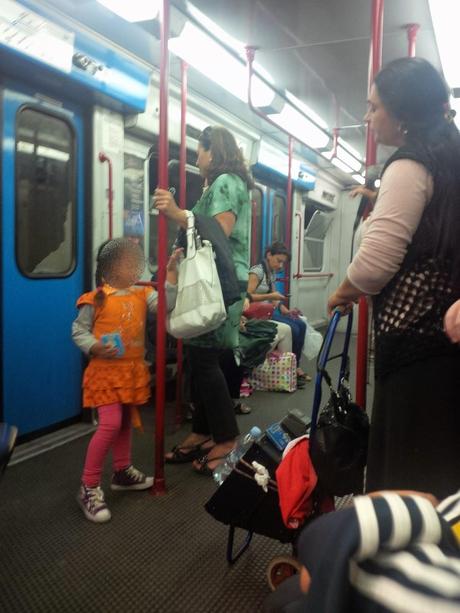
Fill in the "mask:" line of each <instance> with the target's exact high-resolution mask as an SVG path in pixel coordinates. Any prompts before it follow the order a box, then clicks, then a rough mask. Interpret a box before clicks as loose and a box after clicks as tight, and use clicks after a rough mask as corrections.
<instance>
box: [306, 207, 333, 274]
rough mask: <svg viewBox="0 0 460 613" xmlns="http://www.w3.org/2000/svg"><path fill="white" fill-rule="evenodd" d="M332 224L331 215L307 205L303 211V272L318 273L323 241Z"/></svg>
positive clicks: (321, 259) (322, 253)
mask: <svg viewBox="0 0 460 613" xmlns="http://www.w3.org/2000/svg"><path fill="white" fill-rule="evenodd" d="M331 222H332V214H331V213H326V212H324V211H320V210H318V209H317V208H316V207H314V205H310V204H308V205H307V207H306V209H305V225H306V230H305V233H304V250H303V269H304V272H313V271H319V270H322V268H323V261H324V239H325V237H326V233H327V230H328V228H329V226H330V224H331Z"/></svg>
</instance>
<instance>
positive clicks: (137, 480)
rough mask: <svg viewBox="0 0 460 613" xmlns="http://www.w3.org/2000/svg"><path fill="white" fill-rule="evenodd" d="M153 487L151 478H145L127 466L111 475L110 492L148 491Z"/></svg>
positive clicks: (142, 474)
mask: <svg viewBox="0 0 460 613" xmlns="http://www.w3.org/2000/svg"><path fill="white" fill-rule="evenodd" d="M152 485H153V477H146V476H145V475H144V473H142V472H141V471H140V470H137V468H134V466H127V467H126V468H122V469H121V470H117V471H116V472H114V473H113V476H112V483H111V484H110V489H112V490H135V491H138V490H148V489H149V488H150V487H152Z"/></svg>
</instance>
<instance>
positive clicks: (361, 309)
mask: <svg viewBox="0 0 460 613" xmlns="http://www.w3.org/2000/svg"><path fill="white" fill-rule="evenodd" d="M383 5H384V0H372V16H371V46H370V54H369V90H370V88H371V85H372V83H373V81H374V78H375V75H376V74H377V73H378V71H379V70H380V67H381V65H382V38H383ZM376 161H377V144H376V142H375V140H374V137H373V135H372V133H371V131H370V129H369V126H368V127H367V136H366V169H368V168H369V166H373V165H375V163H376ZM368 337H369V309H368V306H367V300H366V298H364V297H362V298H360V300H359V306H358V340H357V354H356V403H357V404H358V405H359V406H360V407H362V408H363V409H365V408H366V386H367V352H368Z"/></svg>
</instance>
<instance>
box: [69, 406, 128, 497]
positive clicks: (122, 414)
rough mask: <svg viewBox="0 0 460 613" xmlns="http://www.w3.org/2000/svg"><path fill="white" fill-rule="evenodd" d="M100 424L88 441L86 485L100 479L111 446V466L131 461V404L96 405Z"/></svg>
mask: <svg viewBox="0 0 460 613" xmlns="http://www.w3.org/2000/svg"><path fill="white" fill-rule="evenodd" d="M97 412H98V416H99V425H98V427H97V430H96V432H95V433H94V434H93V437H92V439H91V440H90V442H89V445H88V451H87V453H86V460H85V466H84V468H83V475H82V478H81V480H82V482H83V483H84V484H85V485H86V486H88V487H96V486H97V485H100V483H101V474H102V469H103V467H104V461H105V458H106V456H107V454H108V452H109V450H110V449H112V463H113V469H114V471H116V470H121V469H122V468H126V467H127V466H129V465H130V464H131V405H127V404H121V403H119V402H116V403H114V404H105V405H103V406H100V407H97Z"/></svg>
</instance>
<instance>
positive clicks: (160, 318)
mask: <svg viewBox="0 0 460 613" xmlns="http://www.w3.org/2000/svg"><path fill="white" fill-rule="evenodd" d="M160 23H161V28H160V30H161V33H160V86H159V87H160V103H159V107H160V126H159V127H160V130H159V137H158V186H159V187H160V188H162V189H168V157H169V146H168V88H169V55H168V38H169V0H163V3H162V7H161V14H160ZM167 249H168V236H167V222H166V217H165V216H164V215H163V214H161V213H160V215H159V216H158V251H157V253H158V258H157V259H158V310H157V338H156V343H157V352H156V381H155V481H154V483H153V487H152V494H154V495H159V494H164V493H165V492H166V484H165V477H164V430H165V376H166V297H165V280H166V259H167Z"/></svg>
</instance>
